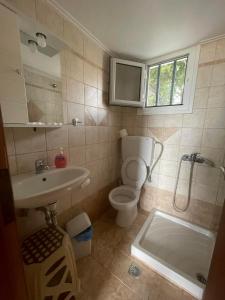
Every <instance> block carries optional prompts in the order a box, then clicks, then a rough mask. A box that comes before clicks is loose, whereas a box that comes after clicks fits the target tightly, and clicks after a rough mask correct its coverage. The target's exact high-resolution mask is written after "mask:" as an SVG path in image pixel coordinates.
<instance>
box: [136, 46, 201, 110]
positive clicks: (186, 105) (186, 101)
mask: <svg viewBox="0 0 225 300" xmlns="http://www.w3.org/2000/svg"><path fill="white" fill-rule="evenodd" d="M199 53H200V45H198V46H194V47H191V48H187V49H183V50H180V51H177V52H173V53H171V54H168V55H163V56H160V57H157V58H154V59H151V60H149V61H147V62H146V64H147V65H148V66H151V65H154V64H159V63H162V62H165V61H169V60H173V59H176V58H177V57H182V56H185V55H188V62H187V69H186V77H185V83H184V93H183V104H182V105H171V106H155V107H143V108H140V109H138V115H155V114H180V113H192V109H193V101H194V95H195V85H196V79H197V73H198V61H199ZM147 84H148V83H146V86H147ZM146 98H147V88H146ZM146 101H147V99H146Z"/></svg>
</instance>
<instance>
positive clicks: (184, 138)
mask: <svg viewBox="0 0 225 300" xmlns="http://www.w3.org/2000/svg"><path fill="white" fill-rule="evenodd" d="M202 132H203V130H202V129H198V128H182V134H181V145H182V146H200V145H201V141H202Z"/></svg>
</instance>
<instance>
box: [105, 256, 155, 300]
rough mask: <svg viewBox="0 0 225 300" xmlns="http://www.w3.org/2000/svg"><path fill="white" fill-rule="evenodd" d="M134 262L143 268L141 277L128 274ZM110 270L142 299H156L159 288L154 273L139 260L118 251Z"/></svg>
mask: <svg viewBox="0 0 225 300" xmlns="http://www.w3.org/2000/svg"><path fill="white" fill-rule="evenodd" d="M132 263H134V264H135V265H136V266H137V267H139V269H140V270H141V275H140V277H139V278H134V277H132V276H131V275H130V274H128V269H129V267H130V265H131V264H132ZM110 270H111V272H112V273H113V274H115V276H117V277H118V278H119V279H120V280H121V281H122V282H124V283H125V284H126V285H127V286H128V287H129V288H130V289H131V290H132V291H133V292H135V293H137V294H138V295H140V296H141V297H142V299H148V297H151V299H152V300H153V299H156V297H157V293H158V288H157V280H156V278H155V275H154V273H152V272H147V271H146V269H145V268H143V267H142V265H140V264H139V263H138V262H137V261H134V259H133V258H131V257H128V256H125V255H123V254H122V253H121V252H119V251H117V253H116V254H115V255H114V259H113V261H112V265H111V267H110Z"/></svg>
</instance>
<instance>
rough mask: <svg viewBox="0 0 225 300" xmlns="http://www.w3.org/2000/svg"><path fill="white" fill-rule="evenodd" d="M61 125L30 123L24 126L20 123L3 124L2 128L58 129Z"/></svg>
mask: <svg viewBox="0 0 225 300" xmlns="http://www.w3.org/2000/svg"><path fill="white" fill-rule="evenodd" d="M62 126H63V123H39V122H30V123H26V124H22V123H5V124H4V127H31V128H38V127H43V128H59V127H62Z"/></svg>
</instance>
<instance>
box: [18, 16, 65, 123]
mask: <svg viewBox="0 0 225 300" xmlns="http://www.w3.org/2000/svg"><path fill="white" fill-rule="evenodd" d="M19 27H20V40H21V55H22V63H23V71H24V77H25V87H26V95H27V106H28V116H29V122H36V123H44V124H46V125H57V124H58V123H63V101H62V79H61V52H62V50H63V48H65V45H64V43H63V42H62V41H60V40H59V39H57V38H56V37H54V36H52V35H50V34H49V33H47V32H46V30H45V29H43V27H42V26H39V25H37V24H33V23H32V24H31V23H30V22H29V21H27V20H24V19H23V20H20V24H19Z"/></svg>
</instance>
